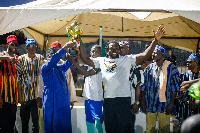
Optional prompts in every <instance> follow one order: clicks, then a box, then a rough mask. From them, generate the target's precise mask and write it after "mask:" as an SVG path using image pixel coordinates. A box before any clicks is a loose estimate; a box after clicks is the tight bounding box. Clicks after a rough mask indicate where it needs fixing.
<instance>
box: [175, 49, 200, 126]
mask: <svg viewBox="0 0 200 133" xmlns="http://www.w3.org/2000/svg"><path fill="white" fill-rule="evenodd" d="M198 62H199V55H198V54H196V53H192V54H191V55H190V56H189V57H188V59H187V67H188V70H187V71H185V72H183V73H182V74H181V75H180V83H182V84H181V88H180V91H179V92H178V97H177V100H178V102H177V113H176V117H177V119H178V120H179V130H180V127H181V125H182V123H183V121H184V120H185V119H186V118H188V117H189V116H191V115H193V114H196V113H198V112H199V111H200V110H199V108H198V107H197V106H196V104H195V99H194V98H192V97H191V96H189V95H188V91H187V88H188V87H189V86H188V85H187V84H185V83H187V82H186V81H190V82H191V81H192V80H193V81H195V80H196V79H198V78H200V71H199V67H198ZM184 84H185V85H184Z"/></svg>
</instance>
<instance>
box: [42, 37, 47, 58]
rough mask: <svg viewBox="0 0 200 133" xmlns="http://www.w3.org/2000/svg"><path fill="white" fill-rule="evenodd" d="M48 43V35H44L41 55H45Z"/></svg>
mask: <svg viewBox="0 0 200 133" xmlns="http://www.w3.org/2000/svg"><path fill="white" fill-rule="evenodd" d="M47 43H48V35H45V36H44V44H43V56H44V57H46V48H47Z"/></svg>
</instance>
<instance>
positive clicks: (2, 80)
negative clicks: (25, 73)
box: [0, 35, 19, 133]
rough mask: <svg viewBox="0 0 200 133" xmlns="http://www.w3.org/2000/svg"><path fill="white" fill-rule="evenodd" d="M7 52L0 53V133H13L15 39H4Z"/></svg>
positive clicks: (16, 94) (15, 94)
mask: <svg viewBox="0 0 200 133" xmlns="http://www.w3.org/2000/svg"><path fill="white" fill-rule="evenodd" d="M6 41H7V42H6V43H7V44H6V46H7V51H3V52H1V53H0V133H13V132H14V126H15V119H16V111H17V104H18V95H19V93H18V84H17V74H16V64H15V62H16V59H17V58H18V56H17V55H15V53H16V50H17V48H18V46H19V44H18V42H17V37H16V36H15V35H10V36H8V37H7V38H6Z"/></svg>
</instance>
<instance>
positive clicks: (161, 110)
mask: <svg viewBox="0 0 200 133" xmlns="http://www.w3.org/2000/svg"><path fill="white" fill-rule="evenodd" d="M164 54H165V50H164V48H163V47H161V46H158V45H157V46H156V48H155V50H154V52H153V54H152V55H153V56H152V57H153V61H154V63H152V64H150V65H148V66H147V67H146V68H145V70H144V85H143V86H142V87H141V88H142V89H141V91H142V99H141V107H142V110H143V112H145V113H146V122H147V125H146V132H147V133H152V132H154V130H155V126H156V118H157V116H158V118H159V126H160V127H159V129H160V130H161V132H162V133H169V132H170V114H171V113H172V110H173V105H174V100H175V97H176V92H177V91H178V90H179V72H178V69H177V68H176V66H174V64H172V63H170V62H169V61H166V60H165V61H164Z"/></svg>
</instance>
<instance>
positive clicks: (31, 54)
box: [16, 39, 44, 133]
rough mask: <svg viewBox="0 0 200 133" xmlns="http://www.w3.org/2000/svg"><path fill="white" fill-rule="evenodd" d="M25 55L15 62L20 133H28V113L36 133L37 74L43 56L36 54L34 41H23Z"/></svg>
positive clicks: (36, 45)
mask: <svg viewBox="0 0 200 133" xmlns="http://www.w3.org/2000/svg"><path fill="white" fill-rule="evenodd" d="M25 45H26V49H27V51H28V53H27V54H23V55H21V56H19V58H18V62H17V65H16V66H17V73H18V82H19V84H20V86H21V88H19V90H20V91H21V92H22V101H23V103H22V104H21V108H20V117H21V120H22V133H28V129H29V127H28V125H29V119H30V113H31V116H32V123H33V128H32V131H33V133H38V108H37V102H36V101H37V95H38V87H37V83H38V74H39V73H40V72H39V70H40V69H39V68H40V67H41V64H42V61H43V59H44V58H43V56H42V55H40V54H36V51H37V48H38V44H37V43H36V41H35V40H34V39H27V40H26V41H25Z"/></svg>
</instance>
